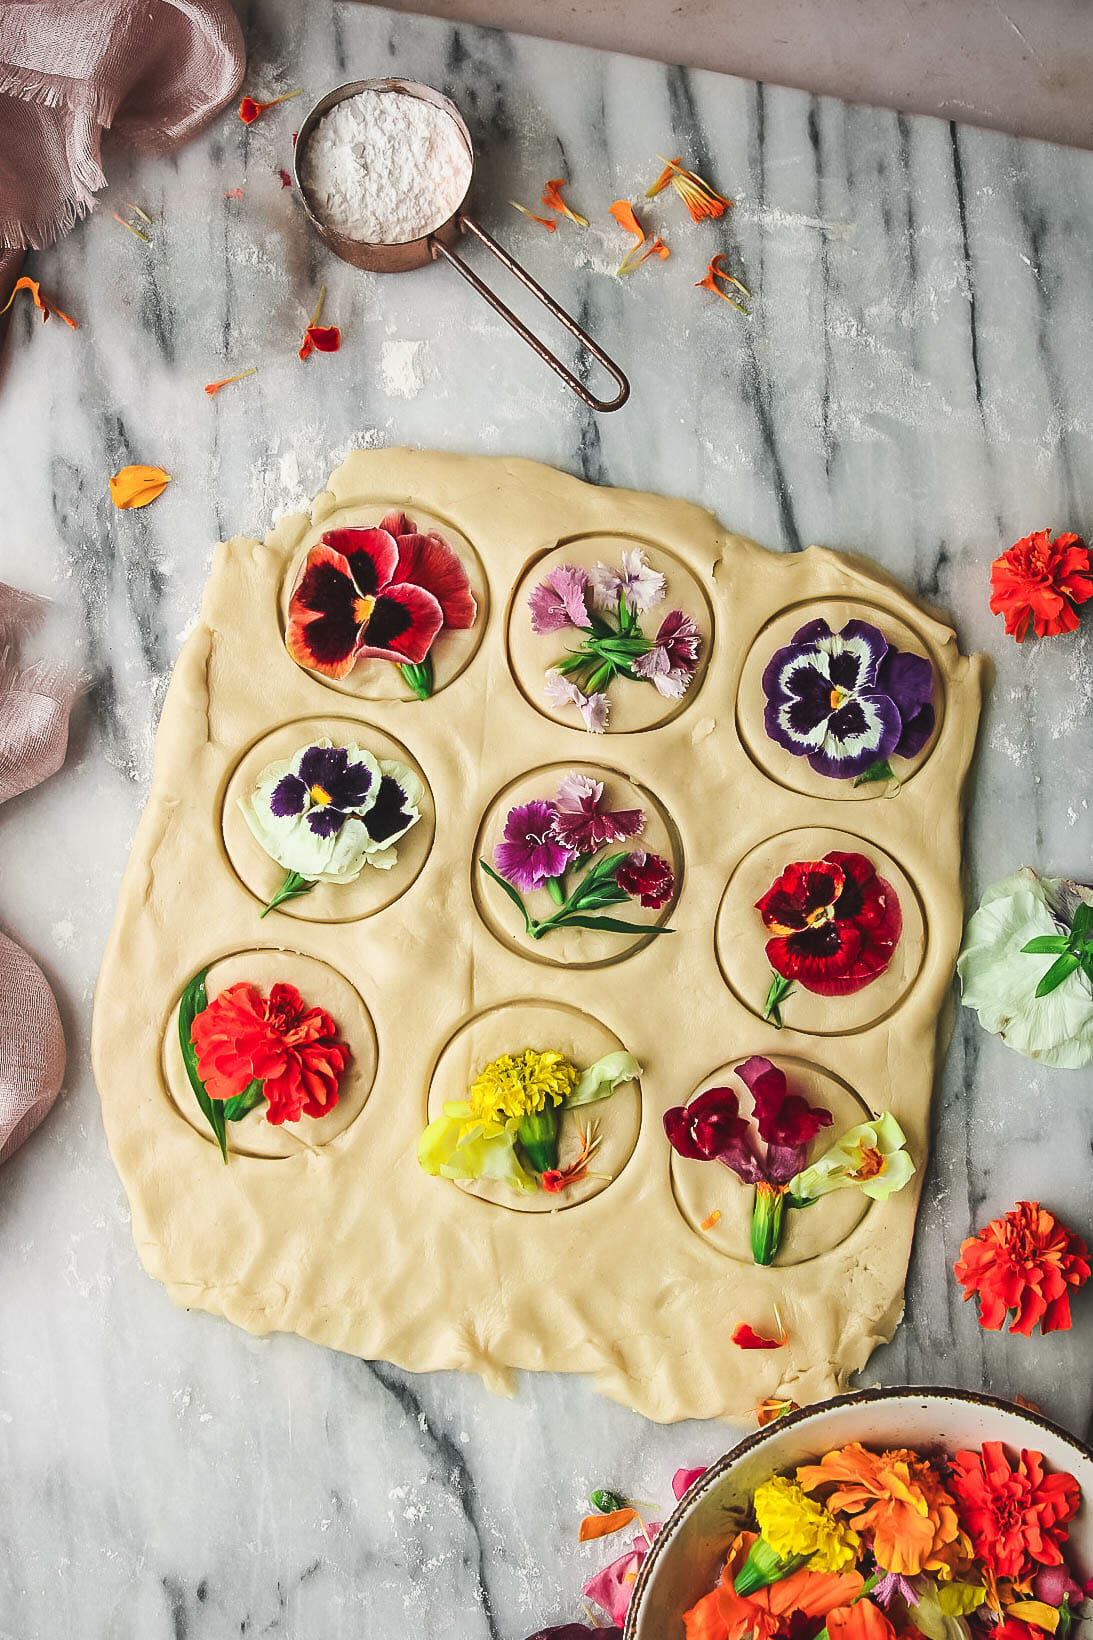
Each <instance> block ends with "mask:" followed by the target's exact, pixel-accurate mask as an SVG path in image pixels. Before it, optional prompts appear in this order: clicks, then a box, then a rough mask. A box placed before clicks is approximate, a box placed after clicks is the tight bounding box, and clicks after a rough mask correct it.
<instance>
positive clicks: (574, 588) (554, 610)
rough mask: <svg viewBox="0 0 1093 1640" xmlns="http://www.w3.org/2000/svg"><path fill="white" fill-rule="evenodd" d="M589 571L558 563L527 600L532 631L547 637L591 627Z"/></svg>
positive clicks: (574, 565)
mask: <svg viewBox="0 0 1093 1640" xmlns="http://www.w3.org/2000/svg"><path fill="white" fill-rule="evenodd" d="M587 587H588V572H587V571H586V570H583V569H581V568H579V566H578V565H576V564H559V565H558V566H557V567H556V568H555V569H552V570H551V571H550V574H549V575H548V576H547V577H546V579H545V580H544V581H540V582H539V585H538V586H537V587H535V588H533V590H532V592H531V594H530V596H529V598H528V608H529V609H530V610H531V630H532V631H533V632H538V633H539V634H540V635H541V636H545V635H546V633H548V632H561V630H562V629H563V627H567V626H583V627H590V626H591V625H592V619H591V616H590V615H589V613H588V609H587V606H586V604H585V592H586V590H587Z"/></svg>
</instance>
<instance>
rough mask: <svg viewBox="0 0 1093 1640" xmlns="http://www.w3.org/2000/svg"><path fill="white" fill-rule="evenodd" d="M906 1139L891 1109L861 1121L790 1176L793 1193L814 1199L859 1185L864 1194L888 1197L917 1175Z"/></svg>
mask: <svg viewBox="0 0 1093 1640" xmlns="http://www.w3.org/2000/svg"><path fill="white" fill-rule="evenodd" d="M906 1143H907V1140H906V1138H905V1136H904V1133H903V1129H902V1128H901V1127H900V1125H899V1123H898V1122H897V1121H896V1119H895V1117H894V1116H892V1115H891V1114H890V1113H889V1112H888V1111H885V1112H884V1114H883V1115H881V1116H877V1117H875V1118H874V1120H873V1121H871V1122H859V1123H858V1125H857V1126H856V1127H852V1128H848V1129H847V1131H846V1132H845V1133H844V1134H843V1136H842V1138H841V1139H839V1140H838V1142H837V1143H836V1144H834V1145H832V1147H831V1149H830V1150H828V1151H826V1152H825V1153H824V1155H823V1156H821V1157H820V1158H819V1159H818V1160H817V1161H815V1162H812V1163H811V1164H810V1166H808V1167H806V1168H805V1169H804V1170H803V1171H802V1172H800V1173H798V1174H797V1175H796V1176H795V1177H794V1178H793V1179H791V1180H790V1185H789V1192H790V1195H791V1196H793V1197H794V1198H795V1199H797V1200H800V1201H803V1202H812V1201H816V1200H817V1199H818V1198H819V1197H820V1196H826V1195H829V1194H830V1192H831V1191H833V1190H845V1189H849V1188H851V1187H853V1186H857V1187H858V1188H859V1189H860V1190H861V1192H862V1195H863V1196H869V1197H871V1198H872V1200H873V1201H886V1200H887V1199H888V1197H889V1196H893V1195H895V1193H896V1192H897V1191H898V1190H902V1189H903V1187H904V1185H905V1184H908V1183H909V1182H910V1180H911V1178H912V1177H913V1176H914V1172H915V1164H914V1162H912V1160H911V1158H910V1156H908V1154H907V1151H906V1149H905V1148H904V1147H905V1145H906Z"/></svg>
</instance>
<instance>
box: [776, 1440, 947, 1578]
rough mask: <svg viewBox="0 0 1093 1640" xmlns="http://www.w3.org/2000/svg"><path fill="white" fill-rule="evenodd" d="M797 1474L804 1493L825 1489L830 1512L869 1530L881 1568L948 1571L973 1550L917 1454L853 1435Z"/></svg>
mask: <svg viewBox="0 0 1093 1640" xmlns="http://www.w3.org/2000/svg"><path fill="white" fill-rule="evenodd" d="M797 1480H798V1482H799V1483H800V1485H801V1486H803V1487H804V1489H805V1491H806V1492H815V1491H818V1490H819V1489H820V1488H824V1489H825V1491H824V1502H825V1503H826V1504H827V1507H828V1508H829V1509H830V1510H832V1511H833V1513H835V1514H840V1515H847V1516H848V1517H849V1518H850V1521H851V1523H852V1525H853V1527H854V1530H855V1531H857V1532H868V1533H870V1534H871V1535H872V1538H873V1551H874V1553H875V1555H876V1557H877V1563H878V1565H879V1566H880V1567H881V1568H882V1569H883V1570H884V1571H886V1572H898V1573H899V1574H900V1576H902V1577H914V1576H916V1575H917V1574H918V1573H919V1572H938V1573H940V1575H941V1576H942V1577H951V1576H952V1572H953V1570H954V1568H955V1567H957V1566H959V1565H961V1564H962V1563H963V1562H964V1561H966V1560H967V1559H968V1557H969V1555H970V1553H971V1543H970V1541H969V1539H968V1537H967V1536H966V1534H965V1533H964V1532H963V1531H961V1528H960V1521H959V1520H958V1518H957V1513H956V1504H955V1502H954V1500H953V1498H952V1497H951V1495H950V1494H949V1493H948V1492H947V1491H946V1489H945V1487H944V1486H943V1485H942V1484H941V1481H940V1479H939V1478H938V1476H937V1474H936V1473H935V1472H934V1470H933V1469H932V1468H931V1467H930V1465H929V1464H928V1463H927V1462H925V1460H924V1459H922V1458H920V1457H919V1456H918V1455H917V1453H914V1452H907V1451H903V1450H900V1449H898V1448H897V1449H896V1450H894V1451H891V1452H881V1453H877V1452H870V1451H868V1450H867V1449H866V1448H865V1447H863V1446H862V1445H861V1443H860V1442H859V1441H852V1442H851V1443H850V1445H849V1446H844V1447H841V1448H840V1449H839V1450H838V1451H836V1452H829V1453H827V1454H826V1456H825V1457H824V1458H823V1459H822V1460H821V1462H820V1463H818V1464H805V1465H804V1466H803V1468H801V1469H798V1471H797ZM828 1487H831V1488H832V1490H831V1491H830V1492H828V1491H827V1490H826V1489H827V1488H828Z"/></svg>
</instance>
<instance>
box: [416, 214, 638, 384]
mask: <svg viewBox="0 0 1093 1640" xmlns="http://www.w3.org/2000/svg"><path fill="white" fill-rule="evenodd" d="M458 223H459V228H460V231H461V232H463V233H472V234H474V236H475V238H476V239H478V240H480V241H481V243H482V244H483V245H485V247H486V249H487V250H488V251H489V252H490V253H491V255H493V256H496V258H497V260H498V261H499V262H500V263H502V265H503V266H504V267H506V268H507V269H508V271H509V272H510V273H511V274H512V275H513V276H514V278H516V279H519V281H520V283H521V284H522V285H523V286H524V287H525V289H526V290H530V292H531V294H532V295H533V296H534V297H536V299H537V300H538V301H540V302H541V303H542V304H543V306H544V307H545V308H546V310H547V312H548V313H550V314H551V315H552V316H553V317H554V318H555V319H557V321H558V323H559V324H561V325H564V326H565V328H566V329H567V330H568V331H569V333H570V335H571V336H575V337H576V339H577V341H578V342H579V343H580V344H581V346H582V347H583V348H585V349H586V350H587V351H588V352H589V353H590V354H591V355H592V357H593V358H594V359H595V360H596V362H597V363H598V364H601V365H602V366H603V368H604V369H605V370H606V371H607V374H608V375H609V376H611V377H612V378H613V380H614V381H616V382H617V383H618V387H619V391H618V393H617V394H616V395H615V397H614V398H613V399H598V398H596V396H595V394H593V393H590V392H589V391H588V389H587V387H585V386H584V384H583V383H582V382H579V381H578V380H577V378H576V376H575V375H574V374H573V372H572V371H571V370H569V369H567V367H566V366H565V365H564V364H563V363H562V361H561V359H558V358H556V357H555V356H554V354H553V353H552V352H551V351H550V349H549V348H548V347H547V346H546V345H545V343H543V342H541V341H540V340H539V338H538V336H536V335H534V334H533V333H532V331H530V330H529V329H528V327H527V325H525V324H524V322H523V320H522V319H518V318H517V316H516V314H515V313H513V311H512V309H511V308H510V307H507V306H506V305H505V303H504V302H503V301H502V300H501V298H500V297H499V296H497V295H495V293H494V292H493V291H492V290H491V289H490V287H489V286H488V285H487V284H485V283H484V282H483V280H481V279H480V278H479V277H478V275H477V274H476V273H475V271H474V269H473V268H470V267H468V265H467V263H466V262H464V261H463V259H462V257H460V256H457V255H456V253H455V251H453V250H449V248H448V246H447V245H445V244H443V243H442V242H441V241H440V240H439V239H432V240H430V246H431V249H432V253H433V256H434V257H437V256H443V257H444V258H445V260H446V261H448V262H450V263H451V265H452V267H453V268H455V270H456V272H457V273H459V274H461V275H462V276H463V278H464V279H465V280H466V281H467V283H468V284H469V285H470V286H472V287H473V289H474V290H476V291H477V292H478V294H479V296H484V297H485V299H486V301H487V302H488V303H489V304H490V306H491V307H492V308H493V310H494V312H495V313H499V314H500V315H501V317H502V319H504V320H506V322H507V323H508V324H510V325H511V326H512V328H513V330H515V331H516V333H517V335H518V336H522V337H523V339H524V341H525V342H526V343H527V344H528V346H529V347H530V348H534V350H535V352H536V353H538V355H539V357H540V358H541V359H542V360H543V362H544V364H548V365H549V366H550V368H551V370H553V371H554V373H555V375H556V376H560V377H561V378H562V380H563V381H564V382H565V384H566V386H567V387H568V388H569V389H570V391H571V392H573V393H576V395H577V397H578V398H579V399H582V400H583V401H584V403H585V404H587V405H589V406H590V408H591V409H593V410H618V409H619V408H620V407H621V406H622V405H624V404H625V403H626V401H627V399H628V398H629V397H630V383H629V382H628V381H627V379H626V377H625V376H624V374H623V372H622V371H621V370H620V369H619V367H618V365H617V364H616V363H615V362H614V360H613V359H610V358H609V357H608V355H607V354H606V353H605V352H604V351H603V348H602V347H599V346H598V345H597V343H596V342H594V341H593V340H592V338H591V336H589V335H588V334H587V332H586V331H584V330H582V329H581V327H580V325H579V324H578V323H577V321H576V319H574V318H572V317H571V316H570V315H569V314H568V313H567V312H566V311H565V309H564V308H562V307H559V306H558V304H557V302H556V301H555V300H554V298H553V296H550V295H548V294H547V292H546V291H545V290H544V289H543V287H542V285H540V284H537V283H536V281H535V280H534V279H533V278H532V277H531V274H530V273H527V272H526V271H525V269H523V268H522V267H521V266H520V264H519V262H517V261H515V260H514V259H513V257H511V256H510V255H509V254H508V252H507V251H505V250H502V248H501V246H500V245H499V244H498V243H497V241H496V239H493V238H491V236H490V235H489V234H488V233H487V232H486V230H485V228H480V227H479V225H478V223H477V222H475V220H474V219H473V217H469V216H460V217H459V219H458Z"/></svg>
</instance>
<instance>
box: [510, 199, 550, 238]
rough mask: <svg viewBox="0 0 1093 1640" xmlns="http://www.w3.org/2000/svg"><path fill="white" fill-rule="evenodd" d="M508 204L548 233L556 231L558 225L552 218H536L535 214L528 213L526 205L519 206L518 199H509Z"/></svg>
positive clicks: (532, 212)
mask: <svg viewBox="0 0 1093 1640" xmlns="http://www.w3.org/2000/svg"><path fill="white" fill-rule="evenodd" d="M509 204H510V205H511V206H513V207H514V209H516V210H517V211H519V212H520V214H521V215H522V216H527V217H530V218H531V220H532V222H538V224H539V226H540V227H541V228H545V229H546V230H547V232H548V233H554V232H555V230H556V229H557V226H558V224H557V223H556V222H555V221H554V220H553V218H552V217H549V216H536V214H535V212H534V211H529V210H528V208H527V206H526V205H521V204H520V201H519V200H518V199H510V200H509Z"/></svg>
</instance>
